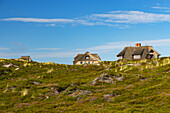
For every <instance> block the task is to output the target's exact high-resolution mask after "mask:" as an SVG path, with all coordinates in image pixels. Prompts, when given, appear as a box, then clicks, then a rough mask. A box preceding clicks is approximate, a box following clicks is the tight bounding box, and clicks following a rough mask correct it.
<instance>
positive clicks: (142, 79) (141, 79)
mask: <svg viewBox="0 0 170 113" xmlns="http://www.w3.org/2000/svg"><path fill="white" fill-rule="evenodd" d="M147 79H148V78H140V79H139V80H140V81H144V80H147Z"/></svg>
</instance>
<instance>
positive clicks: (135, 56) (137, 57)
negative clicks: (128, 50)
mask: <svg viewBox="0 0 170 113" xmlns="http://www.w3.org/2000/svg"><path fill="white" fill-rule="evenodd" d="M133 58H134V59H140V58H141V55H134V57H133Z"/></svg>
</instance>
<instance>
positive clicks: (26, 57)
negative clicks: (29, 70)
mask: <svg viewBox="0 0 170 113" xmlns="http://www.w3.org/2000/svg"><path fill="white" fill-rule="evenodd" d="M20 59H23V60H25V61H28V62H31V61H32V59H31V57H30V56H21V58H20Z"/></svg>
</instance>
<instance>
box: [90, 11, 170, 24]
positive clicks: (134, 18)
mask: <svg viewBox="0 0 170 113" xmlns="http://www.w3.org/2000/svg"><path fill="white" fill-rule="evenodd" d="M89 18H90V19H91V20H93V21H101V22H104V23H110V24H111V23H112V24H113V23H124V24H139V23H155V22H170V15H169V14H156V13H145V12H141V11H111V12H109V13H106V14H93V15H90V16H89Z"/></svg>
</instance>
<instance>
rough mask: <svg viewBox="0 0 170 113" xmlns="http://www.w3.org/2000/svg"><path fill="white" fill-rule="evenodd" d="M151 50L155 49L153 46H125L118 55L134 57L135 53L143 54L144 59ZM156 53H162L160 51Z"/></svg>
mask: <svg viewBox="0 0 170 113" xmlns="http://www.w3.org/2000/svg"><path fill="white" fill-rule="evenodd" d="M151 50H153V51H155V50H154V49H153V47H152V46H140V47H125V48H124V49H123V50H122V51H121V52H120V53H119V54H118V55H117V57H119V56H123V57H124V59H132V56H133V55H141V56H142V59H143V58H145V57H146V55H147V54H149V52H150V51H151ZM155 52H156V51H155ZM156 54H158V55H160V54H159V53H158V52H156Z"/></svg>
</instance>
